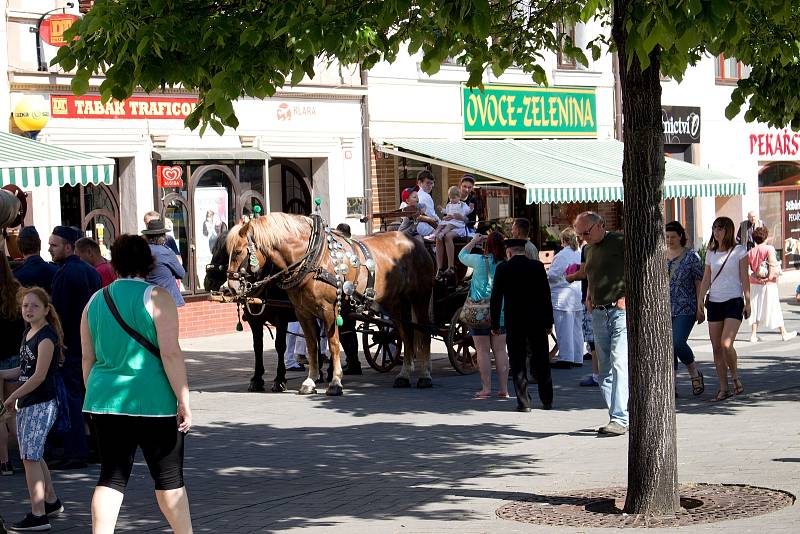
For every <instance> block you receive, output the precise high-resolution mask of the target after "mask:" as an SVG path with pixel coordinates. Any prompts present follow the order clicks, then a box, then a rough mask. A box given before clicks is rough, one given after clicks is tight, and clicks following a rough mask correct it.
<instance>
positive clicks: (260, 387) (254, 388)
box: [247, 380, 264, 393]
mask: <svg viewBox="0 0 800 534" xmlns="http://www.w3.org/2000/svg"><path fill="white" fill-rule="evenodd" d="M247 391H249V392H250V393H260V392H262V391H264V381H263V380H251V381H250V385H249V386H247Z"/></svg>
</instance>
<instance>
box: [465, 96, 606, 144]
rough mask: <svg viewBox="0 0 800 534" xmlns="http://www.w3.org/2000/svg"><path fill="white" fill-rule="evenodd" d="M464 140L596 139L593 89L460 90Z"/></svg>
mask: <svg viewBox="0 0 800 534" xmlns="http://www.w3.org/2000/svg"><path fill="white" fill-rule="evenodd" d="M462 109H463V115H464V137H597V114H596V100H595V89H594V88H572V87H521V86H513V85H486V86H485V87H484V91H483V92H481V91H480V90H479V89H470V88H469V87H466V86H463V87H462Z"/></svg>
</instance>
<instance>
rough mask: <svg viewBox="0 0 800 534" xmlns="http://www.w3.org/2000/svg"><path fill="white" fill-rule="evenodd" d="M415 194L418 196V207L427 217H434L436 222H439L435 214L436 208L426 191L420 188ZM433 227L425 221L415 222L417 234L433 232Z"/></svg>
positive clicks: (424, 234)
mask: <svg viewBox="0 0 800 534" xmlns="http://www.w3.org/2000/svg"><path fill="white" fill-rule="evenodd" d="M417 196H418V197H419V206H420V209H423V210H424V213H425V215H427V216H428V217H433V218H434V219H436V222H437V223H438V222H439V217H438V216H437V215H436V208H435V207H434V205H433V197H431V196H430V195H429V194H428V193H426V192H425V191H423V190H422V189H420V190H419V191H417ZM433 230H434V227H433V226H431V225H430V224H428V223H426V222H420V223H419V224H417V232H419V235H421V236H423V237H424V236H426V235H430V234H432V233H433Z"/></svg>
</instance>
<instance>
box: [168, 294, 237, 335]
mask: <svg viewBox="0 0 800 534" xmlns="http://www.w3.org/2000/svg"><path fill="white" fill-rule="evenodd" d="M236 323H237V318H236V305H235V304H222V303H219V302H210V301H207V300H200V301H195V302H187V303H186V305H185V306H182V307H180V308H178V324H179V327H178V328H179V329H178V338H181V339H185V338H190V337H205V336H214V335H218V334H230V333H231V332H235V331H236ZM242 324H243V325H244V327H245V328H247V323H244V322H243V323H242Z"/></svg>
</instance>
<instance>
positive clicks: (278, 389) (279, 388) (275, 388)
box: [272, 382, 286, 393]
mask: <svg viewBox="0 0 800 534" xmlns="http://www.w3.org/2000/svg"><path fill="white" fill-rule="evenodd" d="M284 391H286V382H275V383H273V384H272V392H273V393H283V392H284Z"/></svg>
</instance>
